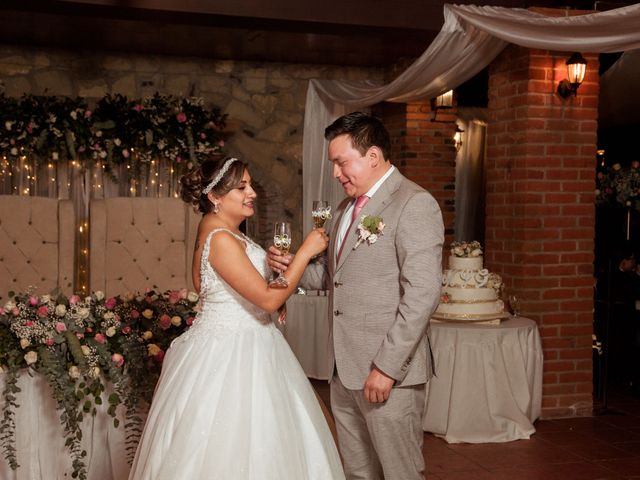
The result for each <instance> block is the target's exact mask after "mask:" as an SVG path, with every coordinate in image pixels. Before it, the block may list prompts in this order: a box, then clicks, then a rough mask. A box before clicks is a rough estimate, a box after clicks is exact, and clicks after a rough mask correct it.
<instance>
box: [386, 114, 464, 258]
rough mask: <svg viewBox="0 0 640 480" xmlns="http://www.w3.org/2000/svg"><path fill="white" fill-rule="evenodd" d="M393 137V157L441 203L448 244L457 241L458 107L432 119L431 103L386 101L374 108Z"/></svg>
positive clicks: (403, 171)
mask: <svg viewBox="0 0 640 480" xmlns="http://www.w3.org/2000/svg"><path fill="white" fill-rule="evenodd" d="M374 113H375V114H377V115H378V116H380V118H381V119H382V120H383V122H384V124H385V126H386V127H387V129H388V130H389V133H390V134H391V139H392V153H391V160H392V162H393V164H394V165H395V166H396V167H398V169H399V170H400V171H401V172H402V173H403V175H405V176H406V177H407V178H409V179H410V180H412V181H414V182H416V183H417V184H418V185H420V186H421V187H424V188H425V189H427V190H428V191H429V192H430V193H431V194H432V195H433V196H434V198H435V199H436V200H437V201H438V203H439V204H440V208H441V209H442V216H443V219H444V225H445V233H446V237H445V246H446V245H449V243H451V242H452V241H453V233H454V232H453V227H454V215H455V201H454V200H455V176H456V166H455V160H456V149H455V146H454V143H453V134H454V133H455V130H456V123H455V120H456V115H455V110H450V111H449V112H448V113H441V112H440V113H438V122H432V121H431V119H432V118H433V112H432V111H431V108H430V105H429V103H411V104H404V103H402V104H400V103H383V104H380V105H378V106H377V107H376V110H375V112H374Z"/></svg>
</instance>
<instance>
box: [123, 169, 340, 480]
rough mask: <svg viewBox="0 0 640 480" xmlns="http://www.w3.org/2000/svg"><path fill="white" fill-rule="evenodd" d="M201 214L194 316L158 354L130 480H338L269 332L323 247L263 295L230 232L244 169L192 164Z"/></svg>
mask: <svg viewBox="0 0 640 480" xmlns="http://www.w3.org/2000/svg"><path fill="white" fill-rule="evenodd" d="M181 182H182V198H183V199H184V200H185V201H186V202H188V203H192V204H194V205H197V206H198V208H199V210H200V212H202V213H203V217H202V220H201V221H200V225H199V227H198V240H197V242H196V248H195V252H194V258H193V279H194V284H195V285H196V288H197V289H199V291H200V297H201V311H200V313H199V314H198V316H197V318H196V320H195V321H194V322H193V326H192V327H191V328H190V329H189V330H188V331H187V332H186V333H184V334H183V335H182V336H180V337H179V338H177V339H176V340H175V341H174V342H173V344H172V345H171V348H170V349H169V350H168V351H167V355H166V357H165V359H164V364H163V367H162V374H161V377H160V381H159V382H158V385H157V387H156V391H155V394H154V398H153V403H152V405H151V409H150V411H149V416H148V418H147V423H146V425H145V428H144V432H143V434H142V438H141V441H140V444H139V445H138V450H137V452H136V456H135V459H134V462H133V465H132V469H131V474H130V476H129V479H130V480H143V479H153V480H161V479H162V480H177V479H185V480H186V479H188V480H205V479H206V480H210V479H215V480H240V479H265V480H276V479H277V480H288V479H290V480H306V479H318V480H327V479H329V480H330V479H344V473H343V470H342V466H341V463H340V457H339V455H338V451H337V449H336V446H335V443H334V441H333V438H332V436H331V432H330V430H329V427H328V425H327V423H326V420H325V418H324V416H323V413H322V410H321V408H320V405H319V403H318V400H317V399H316V396H315V393H314V391H313V389H312V387H311V385H310V384H309V382H308V380H307V378H306V377H305V375H304V372H303V371H302V368H301V367H300V365H299V363H298V361H297V360H296V358H295V357H294V355H293V353H292V352H291V350H290V349H289V346H288V345H287V343H286V341H285V340H284V338H283V337H282V334H281V333H280V331H279V330H278V329H277V328H276V327H275V325H274V324H273V322H272V321H271V316H270V313H273V312H275V311H276V310H277V309H278V308H279V307H280V306H281V305H282V304H283V303H284V302H285V301H286V299H287V297H289V295H291V293H292V291H293V289H294V288H295V287H296V285H297V283H298V281H299V280H300V277H301V276H302V273H303V271H304V268H305V267H306V265H307V263H308V262H309V260H310V259H311V258H312V257H313V256H315V255H317V254H318V253H320V252H322V251H323V250H324V249H325V248H326V247H327V235H326V233H325V231H324V230H323V229H317V230H313V231H312V232H311V233H309V235H308V236H307V237H306V238H305V240H304V242H303V244H302V246H301V247H300V249H299V250H298V252H297V254H296V256H295V259H294V261H293V262H292V263H291V265H290V266H289V268H288V270H287V271H286V274H285V276H286V278H287V280H288V283H289V286H288V287H287V288H286V289H274V288H269V287H268V285H267V280H266V278H267V276H268V275H269V273H270V271H269V268H268V266H267V263H266V254H265V252H264V250H263V249H262V248H260V247H259V246H258V245H256V244H255V243H254V242H253V241H252V240H251V239H249V238H248V237H246V236H245V235H243V234H242V233H241V232H240V231H239V226H240V223H241V222H242V221H243V220H245V219H246V218H248V217H250V216H252V215H253V214H254V200H255V198H256V193H255V191H254V190H253V188H252V187H251V177H250V175H249V172H248V170H247V166H246V164H245V163H243V162H241V161H239V160H237V159H235V158H227V159H223V160H219V161H213V160H209V161H206V162H204V163H203V164H202V165H201V167H200V168H199V169H196V170H193V171H192V172H190V173H188V174H187V175H185V176H184V177H183V178H182V179H181Z"/></svg>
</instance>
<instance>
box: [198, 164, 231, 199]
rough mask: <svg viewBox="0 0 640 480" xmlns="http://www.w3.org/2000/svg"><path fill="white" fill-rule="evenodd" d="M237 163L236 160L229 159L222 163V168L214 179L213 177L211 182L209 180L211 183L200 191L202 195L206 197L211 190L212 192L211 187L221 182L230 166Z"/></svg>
mask: <svg viewBox="0 0 640 480" xmlns="http://www.w3.org/2000/svg"><path fill="white" fill-rule="evenodd" d="M237 161H238V159H237V158H230V159H229V160H227V161H226V162H224V165H222V168H221V169H220V171H219V172H218V174H217V175H216V176H215V177H213V180H211V183H210V184H209V185H207V186H206V187H204V188H203V189H202V193H203V194H205V195H207V194H208V193H209V192H210V191H211V190H213V187H215V186H216V185H217V184H218V183H220V180H222V177H224V174H225V173H227V171H228V170H229V167H230V166H231V164H232V163H233V162H237Z"/></svg>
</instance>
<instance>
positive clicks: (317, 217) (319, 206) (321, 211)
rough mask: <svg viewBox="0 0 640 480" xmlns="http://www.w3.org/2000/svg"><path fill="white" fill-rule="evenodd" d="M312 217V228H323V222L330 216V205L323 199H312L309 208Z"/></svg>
mask: <svg viewBox="0 0 640 480" xmlns="http://www.w3.org/2000/svg"><path fill="white" fill-rule="evenodd" d="M311 216H312V217H313V228H323V227H324V224H325V223H326V222H327V220H329V219H330V218H331V207H330V206H329V202H327V201H325V200H314V201H313V207H312V209H311Z"/></svg>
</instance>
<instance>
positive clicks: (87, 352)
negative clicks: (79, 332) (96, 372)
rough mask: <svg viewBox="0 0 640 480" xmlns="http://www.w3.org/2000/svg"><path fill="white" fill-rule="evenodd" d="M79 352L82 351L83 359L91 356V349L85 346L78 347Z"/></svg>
mask: <svg viewBox="0 0 640 480" xmlns="http://www.w3.org/2000/svg"><path fill="white" fill-rule="evenodd" d="M80 350H82V353H83V355H84V356H85V357H87V356H89V355H90V354H91V349H90V348H89V347H87V346H86V345H82V346H81V347H80Z"/></svg>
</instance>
